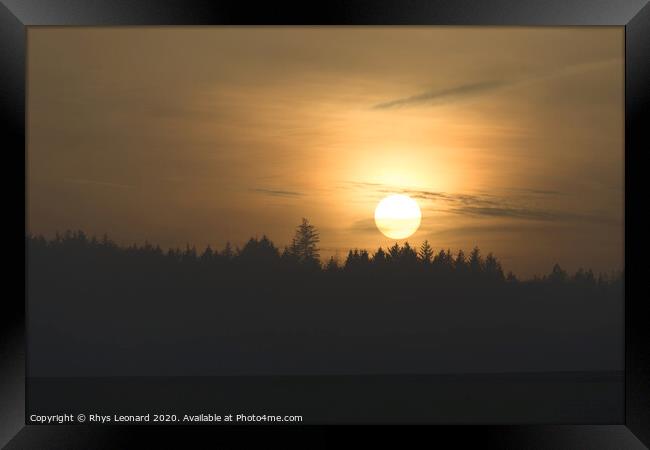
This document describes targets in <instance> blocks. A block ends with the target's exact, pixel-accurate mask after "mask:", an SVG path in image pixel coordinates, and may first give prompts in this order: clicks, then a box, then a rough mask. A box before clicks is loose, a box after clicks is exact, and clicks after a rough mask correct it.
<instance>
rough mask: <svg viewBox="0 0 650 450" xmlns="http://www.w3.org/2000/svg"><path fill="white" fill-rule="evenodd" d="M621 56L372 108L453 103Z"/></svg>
mask: <svg viewBox="0 0 650 450" xmlns="http://www.w3.org/2000/svg"><path fill="white" fill-rule="evenodd" d="M621 63H622V60H621V59H620V58H609V59H603V60H597V61H588V62H581V63H576V64H571V65H568V66H564V67H559V68H553V69H551V70H548V71H545V72H542V73H536V74H532V75H529V76H527V77H523V78H519V79H511V80H508V81H505V80H503V81H497V80H491V81H483V82H477V83H468V84H463V85H460V86H456V87H452V88H448V89H442V90H432V91H427V92H423V93H420V94H416V95H412V96H410V97H403V98H398V99H394V100H389V101H386V102H382V103H378V104H376V105H374V106H373V107H372V109H392V108H400V107H408V106H416V105H419V104H428V105H439V104H444V103H452V102H455V101H459V100H464V99H466V98H473V97H476V96H479V95H483V94H487V93H490V92H493V91H497V90H499V89H504V88H508V87H512V86H516V85H520V84H524V83H530V82H535V81H540V80H546V79H549V78H553V77H557V76H564V75H570V74H576V73H580V72H583V71H590V70H597V69H599V68H602V67H603V66H606V65H608V64H621Z"/></svg>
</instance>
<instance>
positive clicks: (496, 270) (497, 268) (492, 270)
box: [484, 253, 505, 281]
mask: <svg viewBox="0 0 650 450" xmlns="http://www.w3.org/2000/svg"><path fill="white" fill-rule="evenodd" d="M484 270H485V274H486V275H487V276H488V278H490V279H491V280H496V281H503V280H504V278H505V277H504V275H503V268H502V267H501V263H500V262H499V261H498V260H497V259H496V258H495V257H494V255H493V254H492V253H488V255H487V256H486V257H485V263H484Z"/></svg>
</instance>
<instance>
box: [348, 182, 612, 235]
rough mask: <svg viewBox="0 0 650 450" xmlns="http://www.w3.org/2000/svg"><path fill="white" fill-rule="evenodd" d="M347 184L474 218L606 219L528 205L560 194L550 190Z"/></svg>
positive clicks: (547, 220) (599, 220)
mask: <svg viewBox="0 0 650 450" xmlns="http://www.w3.org/2000/svg"><path fill="white" fill-rule="evenodd" d="M347 184H348V185H349V186H352V187H353V188H363V189H369V190H374V191H375V192H376V193H378V194H390V193H397V194H406V195H408V196H410V197H412V198H416V199H420V200H429V201H432V202H435V204H436V208H435V209H436V210H438V211H441V212H445V213H450V214H459V215H465V216H476V217H504V218H511V219H522V220H530V221H545V222H553V221H562V220H580V221H591V222H606V221H607V219H606V218H604V217H602V216H601V215H599V214H579V213H572V212H566V211H557V210H552V209H545V208H540V207H537V206H535V204H531V201H532V202H533V203H537V202H536V201H537V200H539V199H542V198H546V197H548V196H556V195H560V194H561V193H560V192H558V191H552V190H538V189H527V188H512V189H505V190H504V191H506V192H508V191H510V192H514V193H513V194H511V195H508V194H504V195H496V194H467V193H449V192H439V191H430V190H425V189H412V188H400V187H396V186H390V185H383V184H379V183H363V182H348V183H347ZM357 225H358V224H357ZM366 225H367V224H366Z"/></svg>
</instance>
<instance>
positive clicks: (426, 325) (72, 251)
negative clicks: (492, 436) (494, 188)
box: [20, 220, 623, 376]
mask: <svg viewBox="0 0 650 450" xmlns="http://www.w3.org/2000/svg"><path fill="white" fill-rule="evenodd" d="M318 242H319V236H318V231H317V230H316V229H315V228H314V227H313V226H312V225H311V224H309V222H308V221H306V220H304V221H303V222H302V223H301V224H300V225H299V226H298V227H297V229H296V234H295V236H294V238H293V240H292V241H291V243H290V244H289V245H287V246H286V247H285V248H279V247H277V246H276V245H275V244H274V243H273V242H271V240H270V239H268V238H267V237H264V236H262V237H261V238H252V239H250V240H248V242H246V243H245V244H244V245H243V246H241V247H239V248H235V247H233V246H232V245H226V246H225V247H224V248H221V249H217V250H215V249H212V248H210V247H208V248H205V249H202V250H200V251H197V250H196V249H195V248H193V247H190V246H187V247H186V248H185V249H173V250H166V251H165V250H163V249H161V248H160V247H158V246H154V245H150V244H146V243H145V244H144V245H132V246H129V247H121V246H118V245H116V244H115V243H114V242H113V241H111V239H109V238H108V237H106V236H104V237H103V238H94V237H89V236H87V235H86V234H84V233H83V232H67V233H64V234H62V235H58V236H56V237H55V238H53V239H45V238H43V237H42V236H28V237H27V283H28V287H27V298H28V299H27V303H28V311H29V326H30V347H29V348H30V352H29V358H30V360H29V367H30V371H31V373H32V376H81V375H89V374H90V375H101V376H108V375H116V376H117V375H135V374H137V375H147V374H148V375H151V374H168V375H195V374H206V373H208V374H242V373H245V374H261V373H263V374H269V373H271V374H274V373H275V374H325V373H342V374H349V373H393V372H395V371H398V372H400V373H435V372H439V371H443V372H449V371H458V372H472V371H488V372H490V371H498V372H505V371H520V370H523V371H529V370H592V369H593V370H595V369H598V370H601V369H602V370H619V369H618V368H619V366H620V364H621V361H622V360H621V358H622V356H621V355H622V354H621V351H620V349H621V346H620V343H621V342H622V323H623V319H622V317H623V316H622V311H623V309H622V308H623V283H622V278H621V277H620V276H615V277H602V276H595V275H594V274H593V273H591V272H590V271H579V272H577V273H576V274H572V275H568V274H567V273H566V272H564V271H563V270H562V269H560V268H559V266H556V267H555V268H554V269H553V270H552V271H551V273H550V274H548V275H546V276H543V277H538V278H535V279H532V280H526V281H520V280H517V278H516V277H515V276H514V275H512V274H504V272H503V269H502V267H501V264H500V262H499V261H498V259H497V258H496V257H495V256H493V255H486V256H482V255H481V252H480V251H479V250H478V249H475V250H473V251H471V252H470V253H469V254H468V255H467V256H465V254H464V253H463V252H462V251H458V252H456V253H452V252H450V251H448V250H445V251H439V252H434V251H433V250H432V249H431V247H430V246H429V244H428V243H423V244H422V245H421V246H419V247H418V248H415V247H412V246H411V245H409V244H406V243H405V244H403V245H397V244H396V245H393V246H392V247H390V248H388V249H385V250H384V249H378V250H377V251H375V252H373V253H372V254H371V253H369V252H367V251H365V250H351V251H350V252H349V253H348V255H347V257H346V258H345V260H343V261H341V262H340V263H339V262H337V261H336V260H335V259H333V258H330V259H329V260H328V261H326V262H325V263H324V264H323V263H321V259H320V254H319V249H318ZM20 305H21V307H22V302H20Z"/></svg>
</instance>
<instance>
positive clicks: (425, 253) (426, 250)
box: [418, 241, 433, 265]
mask: <svg viewBox="0 0 650 450" xmlns="http://www.w3.org/2000/svg"><path fill="white" fill-rule="evenodd" d="M418 256H419V257H420V261H422V262H423V263H424V264H427V265H428V264H430V263H431V261H432V260H433V249H432V248H431V246H430V245H429V241H424V242H423V243H422V245H421V246H420V251H419V252H418Z"/></svg>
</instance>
